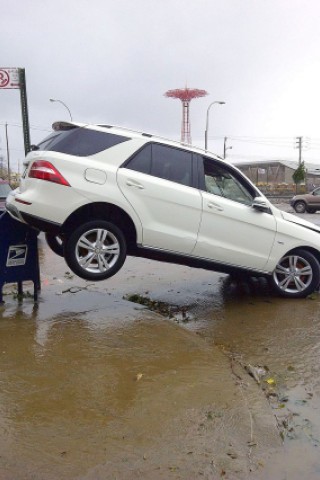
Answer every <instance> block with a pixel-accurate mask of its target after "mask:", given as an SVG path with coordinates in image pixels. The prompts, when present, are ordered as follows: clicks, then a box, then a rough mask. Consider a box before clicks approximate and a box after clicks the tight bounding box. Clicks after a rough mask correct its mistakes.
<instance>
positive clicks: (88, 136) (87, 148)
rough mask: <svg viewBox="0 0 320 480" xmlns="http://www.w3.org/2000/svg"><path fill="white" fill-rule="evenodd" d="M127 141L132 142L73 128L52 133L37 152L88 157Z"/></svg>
mask: <svg viewBox="0 0 320 480" xmlns="http://www.w3.org/2000/svg"><path fill="white" fill-rule="evenodd" d="M127 140H130V138H129V137H123V136H121V135H114V134H112V133H108V132H98V131H96V130H89V129H87V128H72V129H67V130H59V131H56V132H53V133H51V135H49V136H48V137H46V138H45V139H44V140H43V141H42V142H40V143H38V145H37V150H50V151H52V152H60V153H67V154H69V155H77V156H79V157H87V156H88V155H94V154H95V153H99V152H102V151H103V150H107V149H108V148H110V147H113V146H114V145H117V144H119V143H122V142H126V141H127Z"/></svg>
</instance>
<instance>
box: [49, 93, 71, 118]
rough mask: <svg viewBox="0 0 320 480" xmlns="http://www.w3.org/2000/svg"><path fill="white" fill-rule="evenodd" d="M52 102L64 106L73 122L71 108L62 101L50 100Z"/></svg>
mask: <svg viewBox="0 0 320 480" xmlns="http://www.w3.org/2000/svg"><path fill="white" fill-rule="evenodd" d="M50 102H58V103H61V105H63V106H64V107H65V108H66V109H67V110H68V112H69V115H70V120H71V122H72V115H71V112H70V109H69V107H68V106H67V105H66V104H65V103H64V102H62V100H56V99H55V98H50Z"/></svg>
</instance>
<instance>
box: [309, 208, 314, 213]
mask: <svg viewBox="0 0 320 480" xmlns="http://www.w3.org/2000/svg"><path fill="white" fill-rule="evenodd" d="M307 213H316V209H315V208H307Z"/></svg>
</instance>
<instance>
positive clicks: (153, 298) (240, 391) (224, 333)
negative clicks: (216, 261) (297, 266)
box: [0, 237, 320, 480]
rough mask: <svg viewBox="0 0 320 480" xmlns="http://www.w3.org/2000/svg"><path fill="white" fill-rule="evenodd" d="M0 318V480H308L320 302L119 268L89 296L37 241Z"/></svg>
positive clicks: (261, 288) (319, 394)
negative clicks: (36, 285) (36, 254)
mask: <svg viewBox="0 0 320 480" xmlns="http://www.w3.org/2000/svg"><path fill="white" fill-rule="evenodd" d="M39 245H40V261H41V284H42V290H41V294H40V295H39V302H38V303H37V304H34V302H33V298H32V295H28V293H27V292H28V288H25V290H24V291H25V295H24V296H23V298H20V299H19V300H18V299H17V298H16V293H15V292H14V289H13V288H12V286H11V285H7V286H6V287H5V293H6V295H5V296H4V300H5V303H4V304H3V305H2V306H0V357H1V362H0V478H1V480H16V479H19V480H20V479H21V480H31V479H32V480H40V479H41V480H43V479H46V480H64V479H68V480H70V479H74V480H75V479H77V480H102V479H103V480H105V479H106V478H108V479H109V478H110V479H119V480H134V479H139V480H149V479H150V480H151V479H152V480H161V479H163V480H164V479H165V480H170V479H174V480H175V479H182V480H189V479H196V478H203V479H206V480H213V479H214V480H216V479H220V478H222V479H228V480H247V479H250V478H252V479H254V480H274V479H281V480H282V479H288V480H289V479H290V480H301V478H304V479H306V480H318V478H319V475H320V460H319V447H320V445H319V443H320V420H319V408H320V365H319V355H320V316H319V308H320V298H319V294H314V295H313V299H312V301H310V299H303V300H299V301H292V300H286V299H280V298H277V297H275V296H274V295H273V294H272V293H271V292H270V291H269V290H268V286H267V285H266V284H265V283H264V282H263V281H262V280H250V279H247V280H246V279H244V278H241V279H232V280H230V279H229V277H227V276H224V275H218V274H215V273H212V272H206V271H202V270H192V269H189V268H187V267H181V266H174V265H165V266H164V265H163V264H161V263H158V262H153V261H151V260H150V261H146V260H141V259H135V258H128V260H127V261H126V264H125V266H124V268H123V270H121V272H119V273H118V274H117V275H116V276H115V277H113V278H112V279H109V280H107V281H105V282H100V283H99V284H98V283H96V284H92V283H90V282H86V281H84V280H81V279H79V278H77V277H74V276H73V275H72V274H70V273H68V271H67V269H66V265H65V263H64V261H63V259H61V258H59V257H57V256H55V255H54V254H53V253H52V252H51V251H50V250H48V248H47V247H46V245H45V243H44V240H43V239H42V238H41V237H40V239H39Z"/></svg>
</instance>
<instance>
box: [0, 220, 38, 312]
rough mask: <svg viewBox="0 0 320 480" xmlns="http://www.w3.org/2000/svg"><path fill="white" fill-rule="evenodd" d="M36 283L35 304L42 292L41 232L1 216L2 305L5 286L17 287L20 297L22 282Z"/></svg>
mask: <svg viewBox="0 0 320 480" xmlns="http://www.w3.org/2000/svg"><path fill="white" fill-rule="evenodd" d="M27 280H30V281H32V282H33V286H34V292H33V297H34V300H35V301H37V299H38V290H40V271H39V257H38V232H37V231H36V230H34V229H32V228H30V227H28V226H27V225H24V224H23V223H21V222H18V221H17V220H14V219H13V218H11V217H10V215H9V214H8V213H7V212H4V213H0V302H1V303H2V302H3V295H2V289H3V286H4V284H5V283H17V285H18V294H20V295H22V293H23V282H24V281H27Z"/></svg>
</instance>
